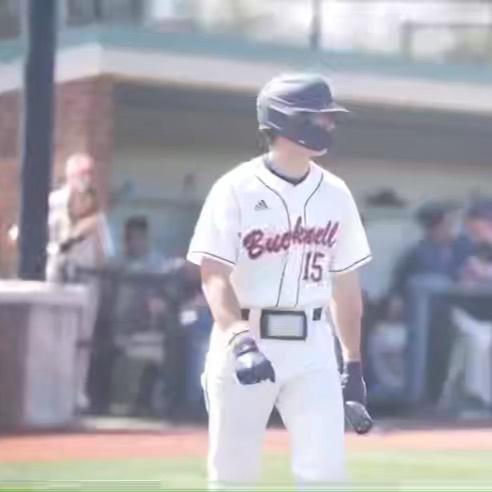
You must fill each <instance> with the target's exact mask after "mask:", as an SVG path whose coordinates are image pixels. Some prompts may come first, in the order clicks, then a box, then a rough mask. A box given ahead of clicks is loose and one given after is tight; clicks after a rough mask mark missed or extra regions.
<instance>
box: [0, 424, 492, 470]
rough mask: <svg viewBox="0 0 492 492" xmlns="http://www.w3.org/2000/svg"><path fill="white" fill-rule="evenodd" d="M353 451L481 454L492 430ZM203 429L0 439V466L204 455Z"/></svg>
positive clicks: (283, 444)
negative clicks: (35, 462) (39, 462)
mask: <svg viewBox="0 0 492 492" xmlns="http://www.w3.org/2000/svg"><path fill="white" fill-rule="evenodd" d="M347 443H348V447H349V449H351V450H357V451H358V450H361V451H363V450H385V451H388V450H429V451H431V450H436V451H438V450H449V451H451V450H460V451H467V450H484V451H488V450H490V451H492V429H490V428H487V429H465V430H463V429H460V430H411V431H398V430H391V431H385V432H382V431H377V430H376V431H375V432H373V433H371V434H370V435H368V436H364V437H359V436H355V435H353V434H348V435H347ZM206 446H207V435H206V431H205V430H204V429H190V428H186V429H185V428H183V429H175V430H168V431H161V432H145V433H144V432H132V433H129V432H125V433H117V432H114V433H77V434H45V435H32V436H4V437H0V462H28V461H65V460H79V459H82V460H83V459H91V460H98V459H118V458H120V459H124V458H140V459H141V458H166V457H170V456H172V457H174V458H176V457H181V456H183V457H186V456H204V455H205V451H206ZM287 447H288V437H287V434H286V432H285V431H283V430H269V431H268V434H267V438H266V448H267V450H269V451H270V452H284V451H285V450H286V449H287Z"/></svg>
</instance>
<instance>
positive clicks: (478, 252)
mask: <svg viewBox="0 0 492 492" xmlns="http://www.w3.org/2000/svg"><path fill="white" fill-rule="evenodd" d="M415 220H416V221H417V223H418V224H419V226H420V228H421V231H422V235H421V238H420V239H419V240H418V241H417V242H416V243H415V244H412V245H410V246H409V247H408V249H407V250H406V251H404V252H403V254H402V255H401V256H400V258H399V259H398V261H397V262H396V265H395V267H394V269H393V274H392V279H391V282H390V286H389V289H388V291H387V293H386V295H385V296H384V297H383V299H382V300H380V301H378V302H377V303H372V302H371V301H370V300H369V299H368V300H367V302H366V317H365V321H366V323H365V325H366V326H365V353H366V372H367V374H368V379H369V385H370V387H371V389H372V395H373V396H375V397H376V398H378V397H380V398H382V399H383V400H384V399H385V398H386V399H388V398H391V396H392V394H393V396H394V397H396V398H398V399H400V401H403V402H405V400H406V398H405V396H408V395H405V392H406V391H409V390H411V388H410V387H409V380H410V378H411V372H412V371H414V372H415V366H416V365H417V364H419V361H418V360H417V358H416V357H415V348H413V349H412V347H410V345H411V343H412V341H413V340H414V339H415V333H413V331H416V330H418V329H421V328H422V327H421V326H420V325H421V324H422V323H423V322H424V321H422V319H427V320H428V321H427V323H428V340H427V343H426V344H427V346H428V350H427V360H426V367H427V372H426V387H425V397H426V398H427V399H428V401H430V402H433V403H435V404H438V403H439V402H440V401H442V399H443V398H444V397H445V395H444V393H445V389H446V384H447V382H450V378H452V373H453V372H456V371H461V376H463V374H465V373H466V371H468V374H469V373H470V372H473V371H474V372H475V373H477V374H478V373H480V372H483V371H486V372H490V367H489V366H490V359H491V357H492V352H491V350H490V348H489V347H488V345H490V342H489V338H490V336H492V329H491V328H492V324H491V325H490V327H488V328H486V330H487V332H486V333H488V335H487V338H486V339H485V340H484V339H483V329H482V324H483V323H485V324H488V323H490V322H491V321H492V302H490V299H491V298H490V294H491V293H492V290H491V289H492V199H489V198H477V199H475V200H473V201H472V202H471V203H470V204H469V205H468V206H467V207H466V208H458V207H456V206H455V205H452V204H449V203H443V202H433V203H427V204H425V205H423V206H422V207H421V208H420V209H419V210H418V211H417V213H416V215H415ZM436 292H439V295H435V293H436ZM423 302H424V303H425V309H426V310H427V312H425V313H423V314H422V309H423V307H422V306H424V304H423ZM456 308H458V309H459V310H460V312H463V313H465V315H466V319H467V320H468V321H469V322H468V324H467V330H468V331H467V343H468V345H467V346H465V345H463V344H461V345H460V343H461V342H462V341H463V340H462V338H460V335H461V334H462V333H461V332H460V328H461V327H460V326H456V322H455V320H454V319H453V313H454V312H455V309H456ZM423 315H424V316H427V318H425V317H424V318H422V316H423ZM419 323H420V325H419ZM487 326H488V325H487ZM468 328H469V329H468ZM470 340H471V341H472V342H475V344H476V343H477V341H478V340H481V341H482V344H483V343H485V345H487V346H486V347H484V349H485V352H484V354H483V357H482V358H483V359H485V364H483V363H482V364H481V365H479V366H477V365H476V364H475V366H476V367H475V368H474V367H473V366H472V365H470V364H468V362H467V364H468V366H465V365H464V364H465V362H464V361H461V362H462V363H461V362H459V361H456V360H455V359H454V358H453V353H456V350H457V349H460V350H461V349H463V350H465V352H466V350H468V349H470V343H469V342H470ZM415 343H421V342H415ZM478 343H480V342H478ZM467 347H468V348H467ZM417 350H422V347H421V346H418V347H417ZM470 355H471V357H472V358H474V359H475V362H477V361H478V359H479V354H478V353H477V351H476V350H475V349H472V351H471V352H468V353H464V356H467V357H468V358H470ZM459 364H461V365H460V366H459ZM458 366H459V367H458ZM474 379H475V380H477V377H474ZM477 384H478V386H480V385H482V387H479V388H478V391H477V392H478V394H479V397H482V396H484V394H487V393H488V391H489V390H487V387H490V383H488V382H487V378H485V379H484V380H483V383H477ZM477 384H475V386H477ZM483 386H485V389H484V387H483ZM485 403H488V402H487V401H486V402H485Z"/></svg>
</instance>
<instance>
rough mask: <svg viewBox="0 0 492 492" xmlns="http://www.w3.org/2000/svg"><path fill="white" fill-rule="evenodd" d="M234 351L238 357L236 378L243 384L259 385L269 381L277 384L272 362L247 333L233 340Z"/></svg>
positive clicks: (240, 334)
mask: <svg viewBox="0 0 492 492" xmlns="http://www.w3.org/2000/svg"><path fill="white" fill-rule="evenodd" d="M232 351H233V353H234V355H235V357H236V361H235V370H236V376H237V379H238V381H239V382H240V383H241V384H257V383H260V382H261V381H268V380H270V381H271V382H272V383H274V382H275V371H274V370H273V366H272V364H271V362H270V361H269V360H268V359H267V358H266V357H265V356H264V355H263V354H262V353H261V352H260V350H259V349H258V345H256V342H255V341H254V339H253V338H252V337H251V335H249V334H248V332H247V331H245V332H243V333H239V334H237V335H236V336H235V337H234V338H233V340H232Z"/></svg>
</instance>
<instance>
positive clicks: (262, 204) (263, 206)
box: [255, 200, 268, 210]
mask: <svg viewBox="0 0 492 492" xmlns="http://www.w3.org/2000/svg"><path fill="white" fill-rule="evenodd" d="M267 209H268V205H267V204H266V202H265V200H260V201H259V202H258V203H257V204H256V205H255V210H267Z"/></svg>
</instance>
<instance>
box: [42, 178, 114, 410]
mask: <svg viewBox="0 0 492 492" xmlns="http://www.w3.org/2000/svg"><path fill="white" fill-rule="evenodd" d="M66 212H67V213H66V214H65V213H62V209H58V210H55V211H54V213H56V214H59V217H57V219H56V224H57V227H56V229H54V230H53V231H52V232H53V233H54V234H53V236H52V238H51V239H52V245H53V248H54V251H52V254H51V256H50V261H49V263H48V272H47V273H48V275H47V278H48V280H55V281H62V282H78V283H83V284H85V285H86V287H87V292H88V303H87V309H86V320H85V322H84V323H83V330H82V333H79V341H80V342H82V347H81V348H80V349H79V350H78V352H77V362H76V374H77V380H76V395H77V405H78V407H79V409H80V410H84V409H86V408H87V407H88V404H89V402H88V397H87V394H86V383H87V375H88V371H89V362H90V343H91V341H92V336H93V333H94V327H95V322H96V317H97V311H98V306H99V293H100V292H99V286H98V282H97V279H96V278H95V277H94V275H93V274H87V273H84V272H83V270H84V269H88V270H94V269H97V268H100V267H101V266H102V265H103V264H104V262H105V261H106V259H107V258H108V257H109V256H111V254H112V241H111V237H110V234H109V229H108V225H107V221H106V217H105V214H104V212H103V211H102V210H101V208H100V204H99V200H98V197H97V194H96V191H95V189H94V188H92V187H90V186H89V187H88V188H86V189H83V190H80V189H77V188H72V189H70V195H69V199H68V204H67V209H66Z"/></svg>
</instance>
